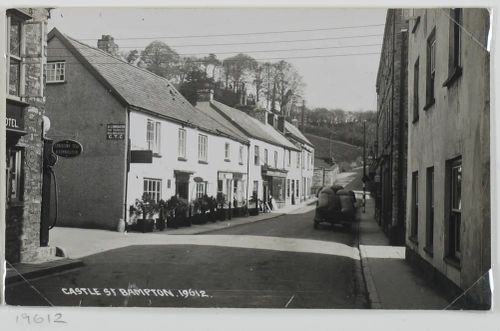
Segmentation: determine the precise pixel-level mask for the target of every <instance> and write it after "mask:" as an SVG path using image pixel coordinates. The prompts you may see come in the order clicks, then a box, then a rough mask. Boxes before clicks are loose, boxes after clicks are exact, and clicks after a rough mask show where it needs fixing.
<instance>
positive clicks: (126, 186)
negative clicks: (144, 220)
mask: <svg viewBox="0 0 500 331" xmlns="http://www.w3.org/2000/svg"><path fill="white" fill-rule="evenodd" d="M126 111H127V123H126V125H125V127H126V128H127V140H126V141H127V142H126V145H125V153H126V156H125V166H126V169H125V187H124V190H125V192H124V194H123V196H124V200H123V209H124V213H123V221H124V222H125V225H126V224H127V220H128V210H127V200H128V175H129V171H130V109H129V108H128V107H127V108H126ZM125 228H126V226H125Z"/></svg>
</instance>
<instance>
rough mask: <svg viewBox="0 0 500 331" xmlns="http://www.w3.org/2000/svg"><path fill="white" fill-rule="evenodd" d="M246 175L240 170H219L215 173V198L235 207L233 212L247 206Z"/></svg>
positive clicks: (237, 211) (232, 207)
mask: <svg viewBox="0 0 500 331" xmlns="http://www.w3.org/2000/svg"><path fill="white" fill-rule="evenodd" d="M247 177H248V176H247V174H245V173H241V172H226V171H219V172H218V174H217V179H218V181H217V199H218V200H219V201H221V200H223V201H224V204H225V205H226V206H227V207H231V209H235V210H236V211H235V213H239V212H241V209H242V208H245V207H247V196H246V191H247V189H246V185H247Z"/></svg>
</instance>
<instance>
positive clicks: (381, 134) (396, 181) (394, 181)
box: [371, 9, 408, 245]
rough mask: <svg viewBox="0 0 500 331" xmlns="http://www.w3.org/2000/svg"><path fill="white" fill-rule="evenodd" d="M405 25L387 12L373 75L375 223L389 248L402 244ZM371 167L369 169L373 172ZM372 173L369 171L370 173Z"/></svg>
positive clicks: (399, 13) (397, 14)
mask: <svg viewBox="0 0 500 331" xmlns="http://www.w3.org/2000/svg"><path fill="white" fill-rule="evenodd" d="M407 45H408V23H407V21H406V20H405V18H404V17H403V10H402V9H389V10H388V11H387V17H386V23H385V31H384V40H383V45H382V55H381V57H380V64H379V68H378V74H377V85H376V90H377V138H376V140H377V141H376V145H375V154H376V155H375V160H376V162H375V163H374V164H373V166H374V168H375V170H374V173H375V178H377V180H376V183H375V185H376V186H375V192H374V193H375V194H374V195H375V199H376V211H375V212H376V219H377V221H378V222H379V224H380V226H381V227H382V229H383V230H384V232H385V233H386V234H387V235H388V237H389V239H390V242H391V244H398V245H403V244H404V241H405V222H404V219H405V214H406V212H405V206H406V198H405V195H406V162H407V127H408V126H407V91H408V90H407V86H408V85H407ZM373 166H372V169H373ZM372 171H373V170H371V172H372Z"/></svg>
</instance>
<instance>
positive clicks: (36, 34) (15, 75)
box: [5, 8, 55, 263]
mask: <svg viewBox="0 0 500 331" xmlns="http://www.w3.org/2000/svg"><path fill="white" fill-rule="evenodd" d="M48 17H49V10H48V9H43V8H37V9H34V8H25V9H9V10H7V13H6V20H7V31H6V33H7V38H6V40H7V45H6V50H7V51H6V54H7V57H6V64H7V71H6V72H7V82H8V84H7V89H6V168H7V169H6V170H7V171H6V173H7V178H6V182H7V191H6V201H5V206H6V210H5V212H6V215H5V216H6V217H5V220H6V233H5V238H6V241H5V242H6V247H5V248H6V250H5V257H6V260H7V261H8V262H10V263H16V262H38V261H43V260H47V259H49V258H51V257H53V256H55V249H53V248H51V247H48V246H47V242H43V243H42V241H43V240H42V238H41V235H40V234H41V214H42V177H43V157H44V155H43V144H44V133H43V121H44V114H45V84H44V75H43V69H44V65H45V63H46V59H47V58H46V45H47V38H46V37H47V19H48ZM45 125H47V123H45ZM46 230H47V231H48V229H46ZM42 246H45V247H42Z"/></svg>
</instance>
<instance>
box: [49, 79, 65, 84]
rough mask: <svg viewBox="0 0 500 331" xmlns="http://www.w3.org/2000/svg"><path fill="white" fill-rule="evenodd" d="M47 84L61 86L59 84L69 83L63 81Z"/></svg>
mask: <svg viewBox="0 0 500 331" xmlns="http://www.w3.org/2000/svg"><path fill="white" fill-rule="evenodd" d="M46 83H47V85H59V84H66V83H67V81H65V80H62V81H60V82H46Z"/></svg>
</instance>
